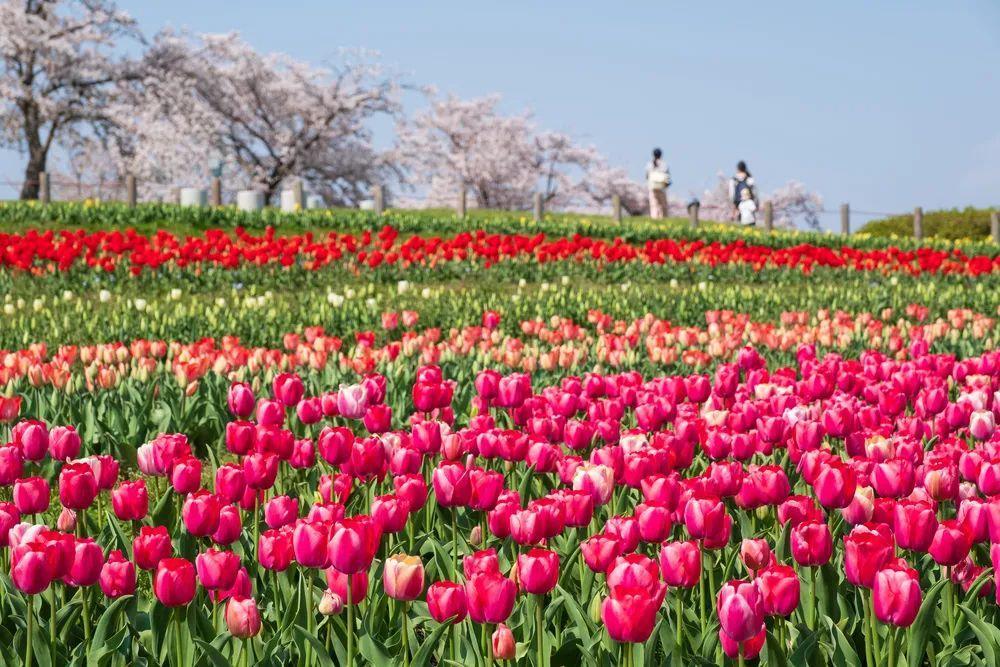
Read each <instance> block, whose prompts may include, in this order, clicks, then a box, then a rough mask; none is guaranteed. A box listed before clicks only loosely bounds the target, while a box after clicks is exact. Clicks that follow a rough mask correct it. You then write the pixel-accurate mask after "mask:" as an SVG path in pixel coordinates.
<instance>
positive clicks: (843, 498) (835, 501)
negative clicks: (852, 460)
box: [813, 459, 857, 508]
mask: <svg viewBox="0 0 1000 667" xmlns="http://www.w3.org/2000/svg"><path fill="white" fill-rule="evenodd" d="M856 486H857V480H856V478H855V475H854V472H853V471H852V470H851V469H850V468H849V467H848V466H847V465H846V464H844V463H843V462H842V461H840V460H839V459H835V460H832V461H830V462H828V463H827V464H825V465H823V466H821V468H820V470H819V474H818V475H817V476H816V480H815V482H813V488H814V489H815V490H816V498H817V500H819V504H820V505H822V506H823V507H827V508H840V507H847V506H848V505H850V504H851V501H852V500H854V489H855V487H856Z"/></svg>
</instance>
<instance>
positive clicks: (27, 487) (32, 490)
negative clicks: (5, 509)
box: [14, 477, 49, 514]
mask: <svg viewBox="0 0 1000 667" xmlns="http://www.w3.org/2000/svg"><path fill="white" fill-rule="evenodd" d="M14 505H16V506H17V509H18V511H19V512H20V513H21V514H41V513H42V512H44V511H45V510H47V509H48V508H49V483H48V482H46V481H45V480H44V479H42V478H41V477H27V478H25V479H19V480H17V481H16V482H14Z"/></svg>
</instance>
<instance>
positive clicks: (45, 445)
mask: <svg viewBox="0 0 1000 667" xmlns="http://www.w3.org/2000/svg"><path fill="white" fill-rule="evenodd" d="M10 438H11V441H12V442H13V443H14V444H15V445H17V446H18V447H20V449H21V453H22V454H24V458H25V459H27V460H28V461H41V460H42V459H44V458H45V455H46V454H47V453H48V451H49V431H48V429H47V428H46V427H45V422H42V421H38V420H37V419H25V420H22V421H20V422H18V423H17V424H15V425H14V428H12V429H11V432H10Z"/></svg>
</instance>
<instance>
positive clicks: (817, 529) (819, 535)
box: [789, 521, 833, 567]
mask: <svg viewBox="0 0 1000 667" xmlns="http://www.w3.org/2000/svg"><path fill="white" fill-rule="evenodd" d="M789 543H790V544H791V548H792V557H793V558H795V562H796V563H798V564H799V565H804V566H807V567H816V566H819V565H825V564H826V563H827V562H829V560H830V556H831V555H832V554H833V536H832V535H831V534H830V527H829V526H827V525H826V524H825V523H822V522H820V521H803V522H802V523H800V524H799V525H797V526H795V527H794V528H792V532H791V535H790V537H789Z"/></svg>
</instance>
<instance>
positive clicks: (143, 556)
mask: <svg viewBox="0 0 1000 667" xmlns="http://www.w3.org/2000/svg"><path fill="white" fill-rule="evenodd" d="M132 552H133V553H134V554H135V564H136V565H138V566H139V567H140V568H142V569H143V570H155V569H156V566H157V564H158V563H159V562H160V561H161V560H163V559H164V558H168V557H169V556H170V554H171V553H173V546H172V545H171V543H170V534H169V533H168V532H167V528H166V526H155V527H153V526H143V527H142V528H140V529H139V534H138V535H137V536H136V538H135V540H134V541H133V543H132Z"/></svg>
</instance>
